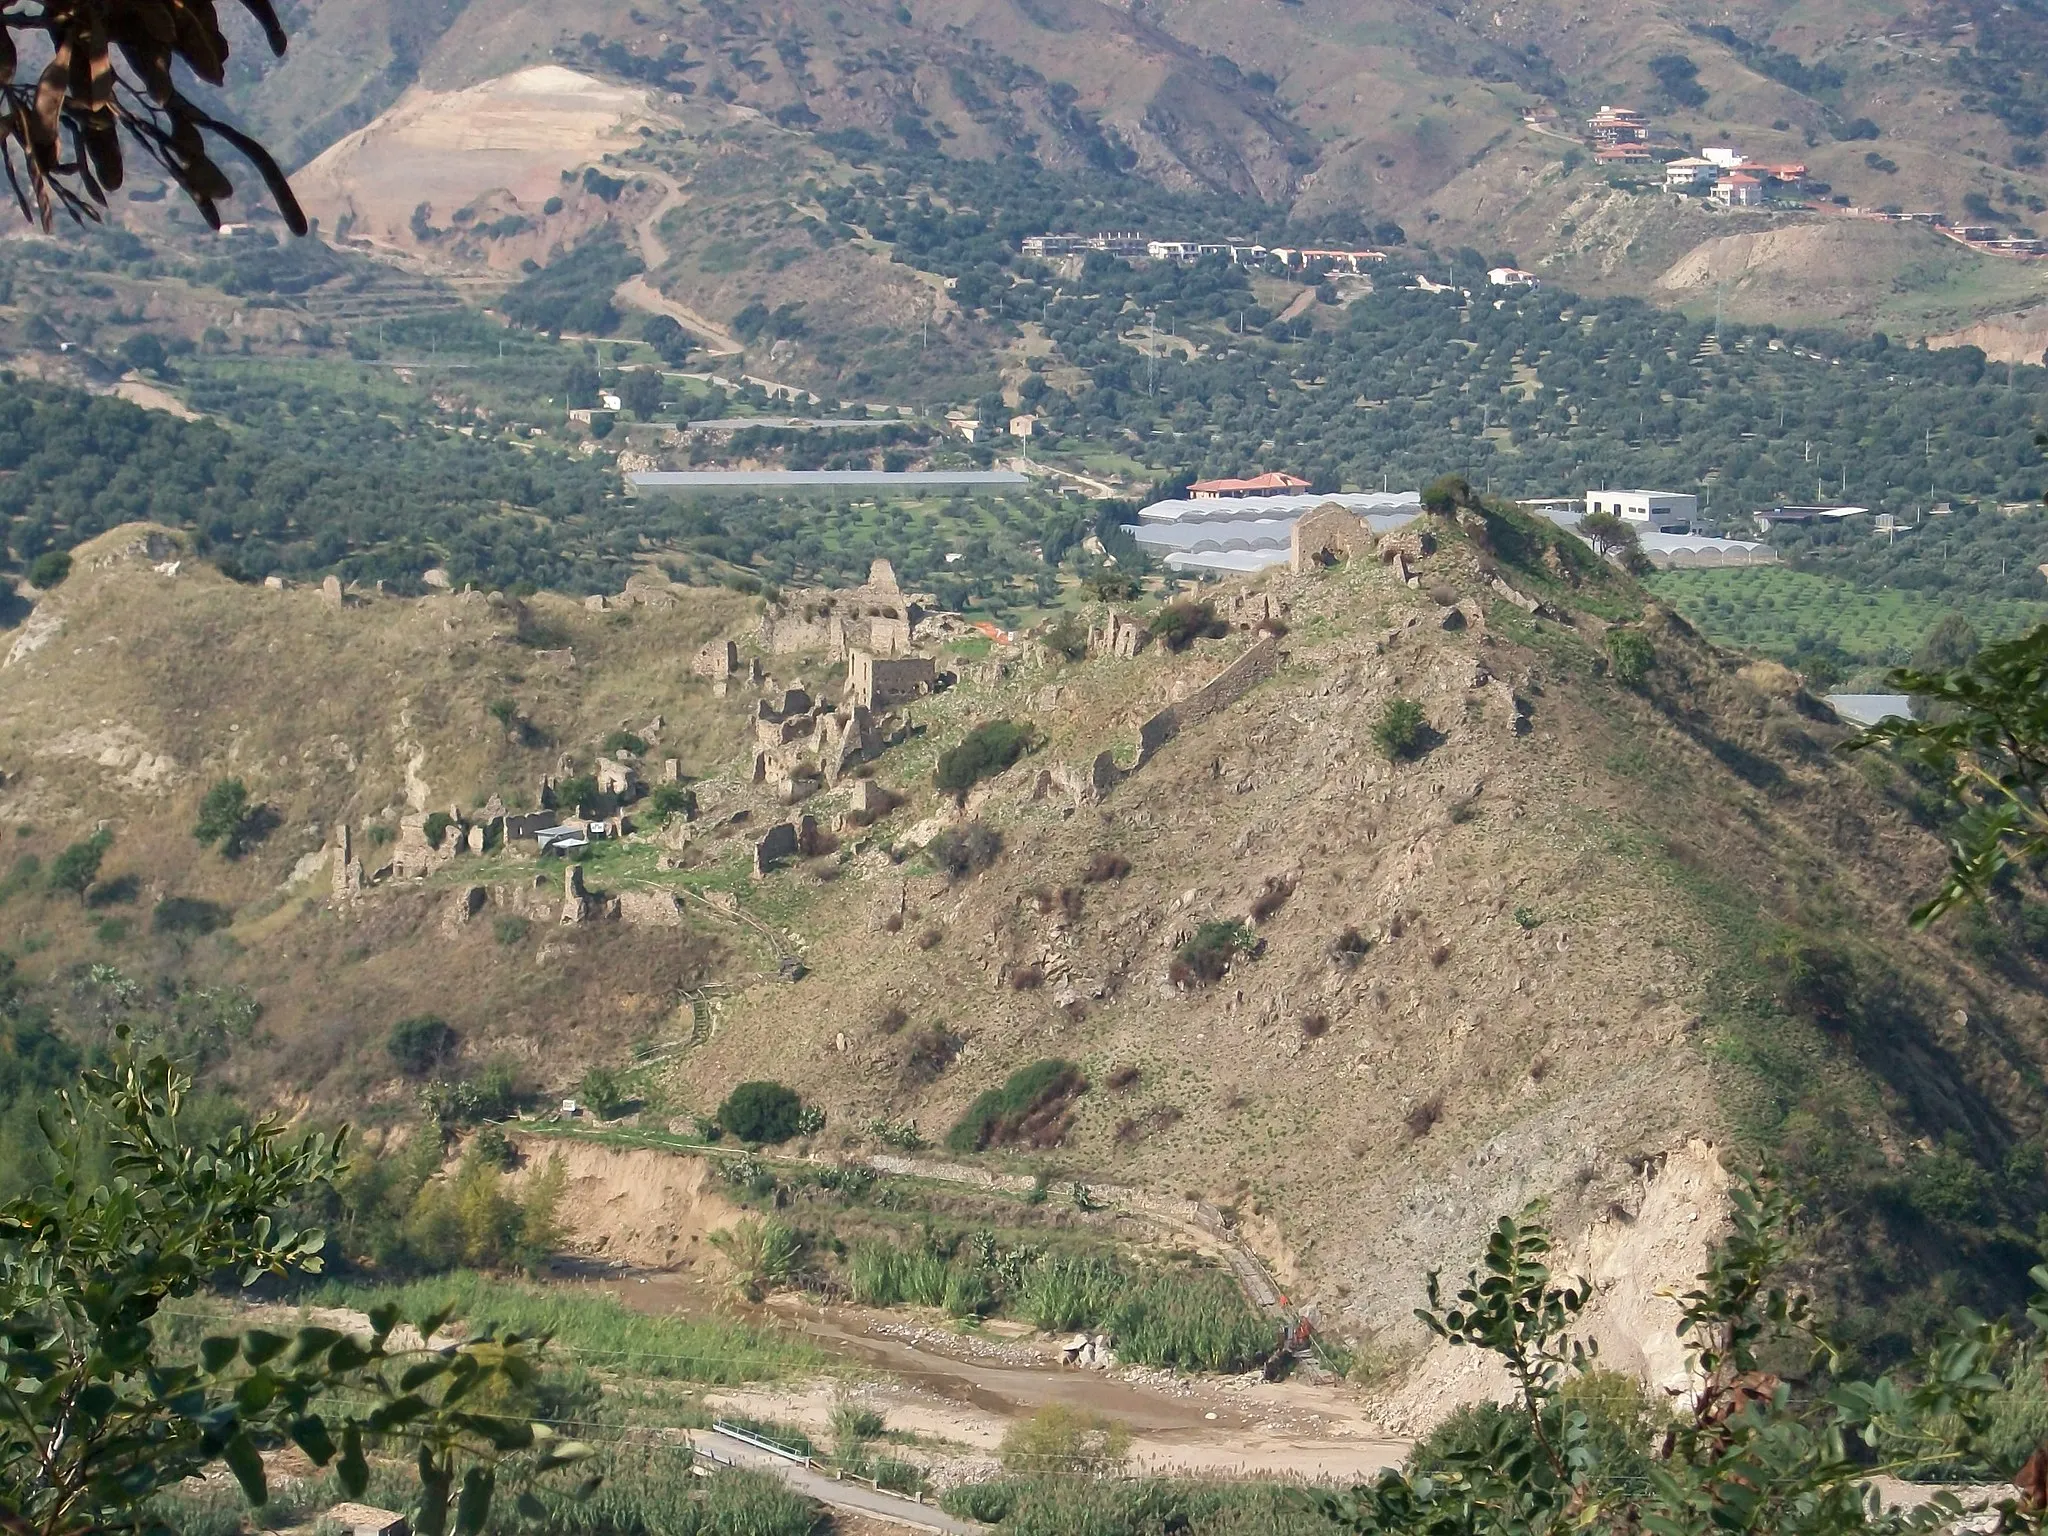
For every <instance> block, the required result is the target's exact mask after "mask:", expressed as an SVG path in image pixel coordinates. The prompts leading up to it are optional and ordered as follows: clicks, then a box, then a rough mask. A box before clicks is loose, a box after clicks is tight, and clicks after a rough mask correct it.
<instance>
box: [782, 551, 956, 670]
mask: <svg viewBox="0 0 2048 1536" xmlns="http://www.w3.org/2000/svg"><path fill="white" fill-rule="evenodd" d="M937 607H938V599H937V598H936V597H934V596H933V595H932V594H931V593H929V592H905V591H904V590H903V589H902V588H901V587H899V586H898V585H897V584H896V572H895V570H894V568H893V567H891V566H890V564H889V562H888V561H886V560H877V561H875V562H874V564H873V565H872V566H871V567H870V568H869V570H868V579H867V581H866V583H865V584H863V585H861V586H858V587H853V588H850V589H846V590H835V589H832V588H825V587H814V588H810V589H807V590H805V591H801V592H792V593H790V594H788V595H787V596H786V597H784V598H783V600H782V601H781V602H779V603H776V604H773V605H772V606H770V608H769V609H768V611H767V612H766V613H765V614H763V615H762V617H761V628H760V637H759V638H760V645H761V649H762V650H763V651H764V652H766V653H767V654H768V655H770V656H785V655H790V654H792V653H795V652H800V651H823V652H825V653H826V654H827V655H828V656H830V657H832V658H833V659H834V660H835V661H836V660H838V659H839V658H840V657H842V656H844V655H846V653H847V652H848V651H849V650H854V649H859V650H863V651H866V652H868V653H869V654H870V655H875V656H904V655H907V654H908V653H909V651H910V648H911V646H912V644H913V643H914V642H915V641H916V639H917V632H918V626H919V625H920V624H922V623H923V622H924V620H925V618H926V616H927V615H929V614H930V613H932V612H933V611H935V610H936V609H937Z"/></svg>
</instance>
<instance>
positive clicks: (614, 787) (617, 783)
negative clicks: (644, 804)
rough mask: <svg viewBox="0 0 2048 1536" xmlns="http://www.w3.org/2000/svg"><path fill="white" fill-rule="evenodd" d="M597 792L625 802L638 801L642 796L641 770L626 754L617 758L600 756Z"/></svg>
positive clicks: (598, 760) (597, 771)
mask: <svg viewBox="0 0 2048 1536" xmlns="http://www.w3.org/2000/svg"><path fill="white" fill-rule="evenodd" d="M596 778H597V792H598V793H599V794H600V795H614V796H616V797H617V798H618V799H620V800H623V801H631V800H637V799H639V798H640V794H641V789H642V786H641V783H640V773H639V769H638V768H637V767H636V766H635V765H634V764H633V763H632V762H630V761H628V760H627V758H626V756H625V754H624V753H621V754H620V755H619V756H617V757H605V756H603V755H601V754H600V756H599V757H598V759H597V768H596Z"/></svg>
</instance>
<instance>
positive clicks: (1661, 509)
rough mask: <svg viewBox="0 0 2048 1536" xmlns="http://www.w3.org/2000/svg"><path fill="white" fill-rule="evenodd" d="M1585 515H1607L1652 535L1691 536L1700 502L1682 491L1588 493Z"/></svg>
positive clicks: (1698, 513) (1695, 497)
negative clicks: (1672, 534) (1600, 513)
mask: <svg viewBox="0 0 2048 1536" xmlns="http://www.w3.org/2000/svg"><path fill="white" fill-rule="evenodd" d="M1586 511H1587V512H1588V513H1594V512H1605V513H1607V514H1609V515H1610V516H1613V517H1618V518H1620V519H1621V520H1622V521H1623V522H1624V523H1634V524H1636V525H1638V526H1639V527H1641V528H1643V529H1644V530H1645V531H1647V532H1649V533H1690V532H1692V525H1693V523H1694V521H1695V520H1696V519H1697V518H1698V517H1699V515H1700V499H1699V497H1697V496H1687V495H1685V494H1683V493H1682V492H1679V491H1588V492H1586Z"/></svg>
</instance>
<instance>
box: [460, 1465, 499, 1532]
mask: <svg viewBox="0 0 2048 1536" xmlns="http://www.w3.org/2000/svg"><path fill="white" fill-rule="evenodd" d="M496 1489H497V1478H496V1477H495V1476H494V1475H493V1474H492V1472H491V1470H490V1469H489V1468H488V1467H471V1468H470V1469H469V1471H468V1473H467V1474H465V1475H464V1477H463V1479H462V1497H461V1498H460V1499H458V1500H457V1501H456V1505H455V1529H456V1532H457V1536H476V1533H477V1532H478V1531H481V1530H482V1529H483V1528H484V1521H485V1520H486V1519H487V1518H488V1517H489V1516H490V1513H491V1496H492V1494H493V1493H494V1492H495V1491H496Z"/></svg>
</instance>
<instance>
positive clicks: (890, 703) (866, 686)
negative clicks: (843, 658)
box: [846, 651, 939, 710]
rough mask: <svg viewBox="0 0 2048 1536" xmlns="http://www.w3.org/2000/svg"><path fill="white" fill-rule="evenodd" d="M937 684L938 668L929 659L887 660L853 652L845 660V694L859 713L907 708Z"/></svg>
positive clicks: (924, 657) (919, 657) (861, 652)
mask: <svg viewBox="0 0 2048 1536" xmlns="http://www.w3.org/2000/svg"><path fill="white" fill-rule="evenodd" d="M938 681H939V673H938V667H937V665H936V664H935V663H934V662H933V661H932V659H931V657H929V656H904V657H898V658H896V659H893V660H889V659H884V658H881V657H878V656H875V655H873V654H871V653H869V652H867V651H854V652H852V653H851V654H850V655H849V656H848V657H847V662H846V687H847V692H848V694H849V695H850V696H851V697H852V699H853V702H854V703H855V704H857V705H859V706H860V707H861V708H863V709H869V710H875V709H890V708H893V707H894V706H895V705H898V704H907V703H909V702H910V701H911V700H912V699H917V698H922V697H924V695H926V694H928V693H930V692H931V691H932V690H933V689H934V688H936V687H937V686H938Z"/></svg>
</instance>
